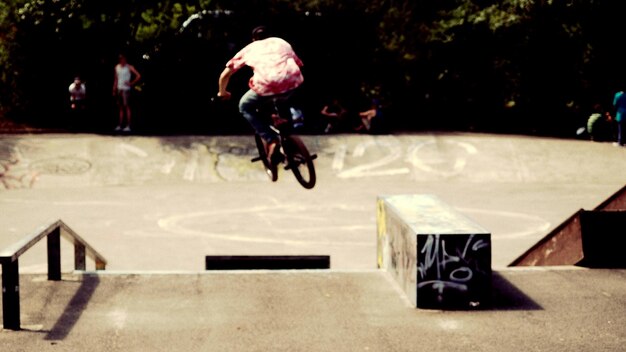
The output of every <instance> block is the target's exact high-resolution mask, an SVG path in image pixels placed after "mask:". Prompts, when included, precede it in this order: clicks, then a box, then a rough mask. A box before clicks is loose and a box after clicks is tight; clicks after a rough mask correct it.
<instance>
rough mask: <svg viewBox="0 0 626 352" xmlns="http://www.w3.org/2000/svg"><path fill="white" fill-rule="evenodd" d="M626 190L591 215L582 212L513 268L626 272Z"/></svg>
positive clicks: (611, 198) (518, 261)
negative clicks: (560, 267)
mask: <svg viewBox="0 0 626 352" xmlns="http://www.w3.org/2000/svg"><path fill="white" fill-rule="evenodd" d="M623 248H626V186H624V187H622V188H621V189H620V190H619V191H617V192H615V193H614V194H613V195H611V196H610V197H609V198H607V199H606V200H605V201H603V202H602V203H600V204H599V205H598V206H597V207H596V208H594V209H593V210H591V211H587V210H584V209H580V210H579V211H578V212H576V213H575V214H574V215H572V216H571V217H569V218H568V219H567V220H565V221H564V222H563V223H562V224H561V225H559V226H557V227H556V228H555V229H554V230H552V231H551V232H550V233H548V234H547V235H546V236H545V237H544V238H542V239H541V240H540V241H539V242H537V244H535V245H534V246H532V247H531V248H530V249H528V250H527V251H526V252H525V253H524V254H522V255H521V256H519V257H518V258H517V259H516V260H514V261H513V262H512V263H511V264H510V266H549V265H581V266H588V267H609V268H626V255H624V253H623Z"/></svg>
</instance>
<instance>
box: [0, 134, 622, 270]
mask: <svg viewBox="0 0 626 352" xmlns="http://www.w3.org/2000/svg"><path fill="white" fill-rule="evenodd" d="M304 140H305V142H306V144H307V145H308V146H309V148H310V149H311V151H312V152H315V153H317V154H318V155H319V158H318V159H317V160H316V168H317V173H318V179H319V180H318V184H317V186H316V187H315V188H314V189H313V190H305V189H303V188H301V187H300V186H299V185H298V184H297V183H296V182H295V179H294V178H293V176H292V175H291V174H289V173H288V172H282V173H281V175H280V178H279V180H278V182H276V183H271V182H270V181H269V180H268V179H267V177H266V176H265V174H264V173H263V170H262V168H261V166H260V165H259V164H258V163H251V162H250V159H251V158H252V157H253V156H255V153H256V151H255V146H254V141H253V139H252V138H251V137H250V136H224V137H215V136H180V137H135V136H124V137H120V136H100V135H80V134H78V135H71V134H40V135H4V136H3V137H2V139H0V165H1V167H2V168H3V170H4V171H3V173H2V176H1V177H0V181H1V182H0V209H2V214H3V215H4V216H3V217H2V219H0V221H1V222H2V229H3V233H2V236H0V247H4V246H6V245H8V244H10V243H13V242H15V241H17V240H18V239H19V238H20V237H21V236H24V235H25V234H29V233H31V232H32V231H34V230H35V229H36V228H37V227H39V226H41V225H44V224H47V223H49V222H50V221H53V220H56V219H62V220H63V221H64V222H65V223H67V224H68V225H69V226H70V227H71V228H73V229H74V230H75V231H76V232H77V233H78V234H79V235H81V236H82V237H84V238H85V239H86V240H87V241H88V242H89V243H91V244H92V245H93V246H94V247H95V248H96V249H98V250H99V251H100V252H101V253H103V254H104V255H105V256H106V257H107V259H108V260H109V262H110V264H109V269H110V270H166V271H167V270H202V265H203V258H204V256H205V255H244V254H257V255H260V254H264V255H285V254H299V255H330V256H331V268H333V269H373V268H375V265H376V258H375V256H376V254H375V253H376V249H375V242H376V241H375V236H376V220H375V202H376V197H377V196H379V195H391V194H412V193H419V194H435V195H437V196H439V197H440V198H442V199H443V200H444V201H446V202H447V203H449V204H450V205H451V206H453V207H455V208H456V209H458V210H459V211H461V212H462V213H464V214H466V215H467V216H468V217H470V218H472V219H474V220H475V221H476V222H477V223H479V224H481V225H482V226H483V227H485V228H486V229H487V230H490V231H491V233H492V241H493V265H494V267H495V268H499V267H505V266H507V265H508V264H509V263H510V262H511V261H513V260H514V259H515V258H516V257H517V256H518V255H520V254H522V253H523V252H524V251H525V250H526V249H527V248H529V247H530V246H531V245H532V244H534V243H535V242H536V241H537V240H538V239H540V238H541V237H543V236H544V235H545V234H546V233H547V232H548V231H549V230H550V229H551V228H553V227H555V226H556V225H558V224H559V223H560V222H561V221H563V220H565V219H566V218H567V217H568V216H570V215H571V214H573V213H574V212H575V211H577V210H579V209H580V208H586V209H587V208H593V207H595V206H596V205H597V204H598V203H599V202H601V201H602V200H604V199H605V198H607V197H608V196H610V195H611V194H612V193H613V192H615V191H617V190H618V189H620V188H621V187H622V186H623V185H624V184H625V183H626V163H624V162H623V159H624V156H625V154H626V149H623V148H615V147H612V146H611V145H610V144H609V143H592V142H587V141H579V140H560V139H548V138H532V137H525V136H508V135H483V134H431V133H424V134H408V135H389V136H386V135H385V136H366V135H327V136H304ZM66 259H67V260H69V259H71V258H66ZM21 266H22V267H23V269H22V270H24V272H43V271H44V270H45V255H42V253H41V251H40V252H37V250H36V249H34V250H33V251H32V253H30V252H29V253H28V254H27V255H26V257H24V258H23V261H22V264H21Z"/></svg>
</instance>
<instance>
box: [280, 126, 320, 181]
mask: <svg viewBox="0 0 626 352" xmlns="http://www.w3.org/2000/svg"><path fill="white" fill-rule="evenodd" d="M283 148H284V150H285V154H286V155H287V162H288V164H287V168H288V169H291V171H292V172H293V175H294V176H295V177H296V180H298V182H299V183H300V184H301V185H302V187H304V188H306V189H311V188H313V187H315V181H316V177H315V166H313V158H312V157H311V155H310V154H309V150H308V149H307V148H306V146H305V145H304V143H303V142H302V140H301V139H300V138H299V137H296V136H287V137H285V140H284V141H283Z"/></svg>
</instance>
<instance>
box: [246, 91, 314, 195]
mask: <svg viewBox="0 0 626 352" xmlns="http://www.w3.org/2000/svg"><path fill="white" fill-rule="evenodd" d="M288 98H289V97H288V96H276V97H273V98H272V99H271V101H270V103H271V104H270V105H271V106H270V108H269V109H266V110H267V111H265V112H264V115H266V116H268V118H270V119H271V122H272V123H271V125H270V128H271V129H272V130H274V131H275V132H276V133H277V134H278V145H277V147H276V148H277V149H276V150H277V152H275V153H274V154H275V155H273V156H269V157H268V155H267V152H266V149H265V143H264V141H263V139H262V138H261V136H259V135H258V134H256V133H255V135H254V139H255V142H256V147H257V150H258V152H259V156H257V157H255V158H253V159H252V160H251V161H252V162H257V161H261V162H262V163H263V167H264V168H265V172H266V173H267V175H268V176H269V178H270V180H272V182H276V181H277V180H278V167H279V166H282V167H283V168H284V169H285V170H291V172H292V173H293V175H294V176H295V178H296V180H297V181H298V183H300V185H302V187H304V188H306V189H312V188H313V187H315V182H316V175H315V165H314V164H313V160H315V159H316V158H317V155H316V154H311V153H309V150H308V148H307V147H306V145H305V144H304V142H303V141H302V139H301V138H300V137H299V136H297V135H295V130H294V124H293V121H292V115H291V112H290V110H289V108H288V107H287V99H288Z"/></svg>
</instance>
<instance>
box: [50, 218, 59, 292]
mask: <svg viewBox="0 0 626 352" xmlns="http://www.w3.org/2000/svg"><path fill="white" fill-rule="evenodd" d="M48 280H51V281H59V280H61V228H60V227H57V228H56V229H55V230H53V231H52V232H51V233H50V234H49V235H48Z"/></svg>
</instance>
